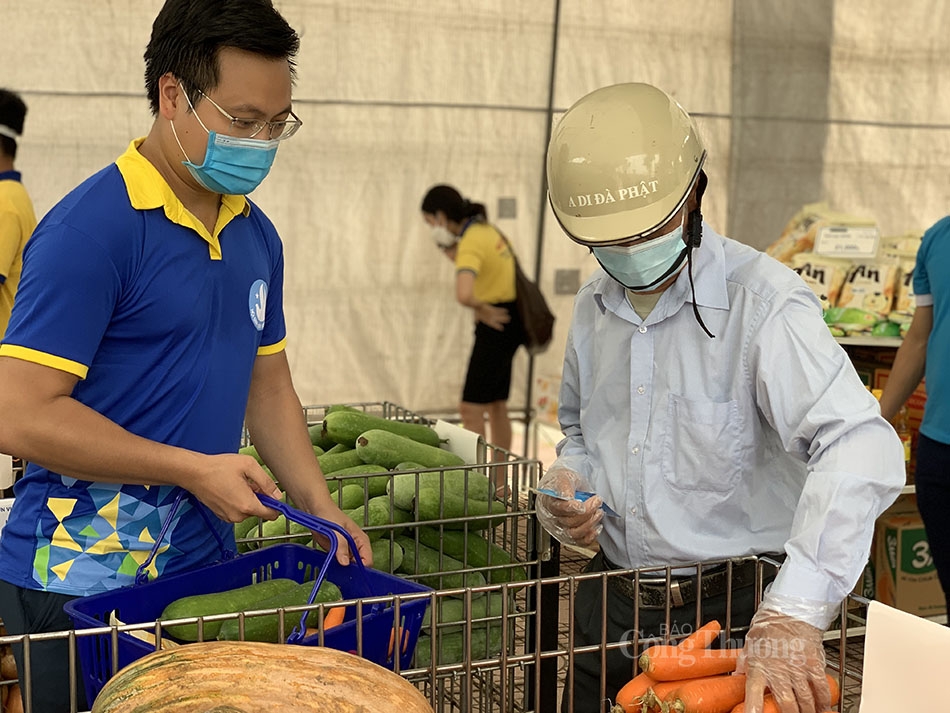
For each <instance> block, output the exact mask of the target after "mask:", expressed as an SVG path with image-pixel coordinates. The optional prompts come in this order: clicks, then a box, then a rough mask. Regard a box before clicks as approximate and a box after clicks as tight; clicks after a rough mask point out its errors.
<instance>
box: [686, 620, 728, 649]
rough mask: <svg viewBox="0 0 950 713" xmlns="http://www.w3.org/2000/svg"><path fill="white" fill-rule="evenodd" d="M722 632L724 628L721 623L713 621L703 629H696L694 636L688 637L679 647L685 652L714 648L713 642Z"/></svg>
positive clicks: (704, 625) (702, 627) (703, 626)
mask: <svg viewBox="0 0 950 713" xmlns="http://www.w3.org/2000/svg"><path fill="white" fill-rule="evenodd" d="M720 632H722V626H720V624H719V622H718V621H716V620H715V619H713V620H712V621H710V622H707V623H706V624H703V625H702V626H701V627H699V628H698V629H696V631H694V632H693V633H692V634H690V635H689V636H687V637H686V638H685V639H683V640H682V641H681V642H679V644H678V646H679V648H680V649H682V650H683V651H689V650H690V649H693V648H696V649H708V648H709V647H710V646H712V642H713V641H715V640H716V637H717V636H719V634H720Z"/></svg>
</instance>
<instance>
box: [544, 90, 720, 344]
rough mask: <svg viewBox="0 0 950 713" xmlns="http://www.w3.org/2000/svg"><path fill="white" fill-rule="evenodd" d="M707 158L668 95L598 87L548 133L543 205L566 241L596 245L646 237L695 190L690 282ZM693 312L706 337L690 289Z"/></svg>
mask: <svg viewBox="0 0 950 713" xmlns="http://www.w3.org/2000/svg"><path fill="white" fill-rule="evenodd" d="M705 160H706V149H705V147H704V146H703V142H702V139H701V138H700V136H699V132H698V131H697V129H696V124H695V122H694V121H693V119H692V118H691V117H690V116H689V114H687V113H686V111H685V110H684V109H683V107H681V106H680V105H679V104H678V103H677V102H676V101H675V100H674V99H673V98H672V97H670V96H669V95H667V94H666V93H665V92H663V91H661V90H660V89H657V88H656V87H654V86H651V85H649V84H639V83H629V84H615V85H612V86H608V87H603V88H601V89H597V90H595V91H593V92H591V93H590V94H588V95H586V96H584V97H582V98H581V99H579V100H578V101H577V102H576V103H575V104H574V105H573V106H571V108H569V109H568V110H567V112H565V114H564V116H562V117H561V120H560V121H559V122H558V123H557V126H556V127H555V128H554V131H553V132H552V134H551V142H550V144H549V146H548V155H547V181H548V200H549V201H550V203H551V208H552V209H553V211H554V215H555V217H556V218H557V220H558V222H559V223H560V225H561V228H562V229H563V230H564V232H565V233H566V234H567V236H568V237H569V238H571V240H573V241H575V242H577V243H580V244H581V245H585V246H587V247H591V248H594V247H601V246H608V245H619V244H622V243H628V242H630V241H631V240H635V239H638V238H649V237H650V235H651V234H652V233H655V232H656V231H657V230H659V229H660V228H662V227H663V226H665V225H666V224H667V223H668V222H669V221H670V220H671V219H673V218H674V217H675V216H676V215H677V214H679V213H680V212H681V211H682V210H683V207H684V206H685V205H686V201H687V200H688V199H689V196H690V194H691V193H692V191H693V188H694V186H697V185H698V189H697V208H696V209H694V210H693V211H691V212H690V214H689V215H688V216H687V219H686V226H685V230H684V235H685V241H686V245H685V247H686V257H685V259H686V261H687V263H688V267H689V277H690V284H691V285H692V259H691V254H692V250H693V249H694V248H698V247H699V245H700V241H701V237H702V214H701V213H700V210H699V208H698V204H699V203H700V202H701V200H702V194H703V192H704V191H705V188H706V175H705V173H704V172H703V170H702V169H703V164H704V162H705ZM679 264H680V265H681V264H682V262H680V263H679ZM693 311H694V314H695V315H696V319H697V321H698V322H699V324H700V326H702V328H703V330H704V331H705V332H706V333H707V334H708V335H709V336H710V337H712V336H713V335H712V334H711V333H710V332H709V330H708V329H706V326H705V324H703V321H702V318H701V317H700V316H699V312H698V310H697V309H696V304H695V290H694V299H693Z"/></svg>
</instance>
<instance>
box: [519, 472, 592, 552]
mask: <svg viewBox="0 0 950 713" xmlns="http://www.w3.org/2000/svg"><path fill="white" fill-rule="evenodd" d="M538 488H546V489H550V490H553V491H554V492H556V493H558V494H559V495H564V496H566V497H569V498H573V497H574V493H575V492H577V491H578V490H588V491H589V490H590V486H589V485H588V483H587V481H586V479H585V478H583V477H581V476H580V475H578V474H577V473H575V472H574V471H573V470H567V469H566V468H552V469H551V470H549V471H548V472H547V473H545V474H544V477H542V478H541V480H540V481H539V482H538ZM603 502H604V501H603V500H601V498H600V497H599V496H597V495H595V496H594V497H592V498H590V499H589V500H587V501H586V502H583V503H582V502H580V501H578V500H558V499H557V498H552V497H551V496H550V495H539V496H538V499H537V501H536V505H537V510H538V520H539V521H540V523H541V526H542V527H543V528H544V529H545V530H547V531H548V532H550V533H551V536H552V537H554V538H555V539H557V540H559V541H561V542H563V543H564V544H565V545H577V546H579V547H590V545H592V544H594V542H596V541H597V536H598V535H600V533H601V532H602V531H603V529H604V526H603V525H602V524H601V520H603V519H604V511H603V510H601V508H600V506H601V505H602V504H603Z"/></svg>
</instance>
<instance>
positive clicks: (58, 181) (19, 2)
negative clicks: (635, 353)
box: [0, 0, 950, 411]
mask: <svg viewBox="0 0 950 713" xmlns="http://www.w3.org/2000/svg"><path fill="white" fill-rule="evenodd" d="M161 4H162V3H161V1H160V0H85V1H83V2H80V1H79V0H47V1H46V2H43V3H39V2H34V1H33V0H3V2H2V3H0V26H2V27H3V33H4V41H3V42H2V43H0V86H5V87H9V88H12V89H15V90H18V91H20V92H22V94H23V96H24V98H25V100H26V101H27V103H28V104H29V106H30V113H29V115H28V117H27V129H26V132H25V135H24V137H23V140H22V141H21V145H20V156H19V158H18V162H17V167H18V168H19V169H20V170H21V171H23V173H24V181H25V183H26V185H27V187H28V189H29V190H30V192H31V194H32V195H33V198H34V201H35V204H36V207H37V211H38V212H39V213H40V214H42V213H43V212H45V211H46V210H48V209H49V208H50V207H51V206H52V205H53V204H54V203H55V202H56V201H57V200H59V199H60V198H61V197H62V196H63V195H64V194H65V193H66V192H67V191H68V190H70V189H71V188H72V187H73V186H75V185H76V184H77V183H79V182H80V181H81V180H83V179H84V178H85V177H87V176H88V175H90V174H91V173H93V172H95V171H97V170H99V169H100V168H102V167H103V166H105V165H107V164H108V163H110V162H111V161H113V160H114V159H115V157H116V156H118V155H119V154H120V153H121V152H122V151H123V150H124V149H125V147H126V146H127V145H128V142H129V140H130V139H131V138H133V137H135V136H142V135H144V134H145V133H146V132H147V131H148V127H149V126H150V123H151V118H150V116H149V114H148V108H147V103H146V101H145V98H144V94H143V89H142V73H143V62H142V53H143V51H144V48H145V45H146V43H147V41H148V36H149V33H150V28H151V22H152V20H153V19H154V16H155V14H156V13H157V12H158V9H159V8H160V7H161ZM276 5H277V6H278V7H279V8H280V10H281V11H282V12H283V13H284V14H285V16H286V17H287V18H288V20H289V21H290V22H291V24H292V25H294V27H296V28H297V29H298V31H299V32H300V34H301V38H302V44H301V52H300V56H299V59H298V82H297V86H296V89H295V97H294V101H295V109H296V111H297V113H298V114H299V115H300V116H301V118H303V120H304V123H305V125H304V127H303V129H302V130H301V131H300V132H299V134H298V135H297V136H295V137H294V138H293V139H292V140H291V141H290V142H288V144H287V145H286V146H284V147H283V148H282V149H281V151H280V153H279V156H278V160H277V163H276V165H275V167H274V170H273V172H272V173H271V176H270V177H269V178H268V179H267V181H266V182H265V183H264V185H263V186H262V187H261V188H260V189H259V190H258V191H257V192H255V194H254V195H253V196H252V198H253V200H254V201H255V202H257V203H258V204H259V205H260V206H261V207H262V208H263V209H264V210H265V211H266V212H267V213H268V215H269V216H270V217H271V219H272V220H273V221H274V223H275V224H276V226H277V228H278V230H279V231H280V232H281V235H282V237H283V240H284V246H285V257H286V276H285V288H284V298H285V311H286V315H287V323H288V331H289V341H288V348H287V351H288V357H289V359H290V363H291V367H292V370H293V374H294V379H295V382H296V384H297V388H298V391H299V392H300V395H301V398H302V400H303V401H305V402H307V403H329V402H333V401H340V400H362V401H379V400H388V401H392V402H395V403H399V404H401V405H405V406H407V407H409V408H411V409H413V410H418V411H440V410H448V409H451V408H454V406H455V404H456V402H457V400H458V397H459V393H460V390H461V384H462V380H463V376H464V372H465V367H466V362H467V358H468V351H469V349H470V346H471V332H472V324H471V317H470V315H469V314H468V312H467V310H464V309H462V308H461V307H459V306H458V305H456V304H455V302H454V299H453V296H454V291H453V275H452V269H451V266H450V265H449V263H448V262H447V261H446V260H445V259H444V258H443V257H442V256H441V255H440V254H439V253H438V252H437V251H436V250H435V248H434V247H433V245H432V244H431V242H430V241H429V239H428V235H427V231H426V229H425V225H424V224H423V222H422V219H421V215H420V212H419V204H420V202H421V199H422V196H423V194H424V193H425V191H426V190H427V189H428V188H429V186H431V185H433V184H435V183H440V182H447V183H451V184H453V185H456V186H457V187H458V188H459V189H460V190H462V191H463V193H464V194H465V195H466V196H468V197H469V198H471V199H472V200H475V201H479V202H482V203H484V204H485V205H486V206H487V208H488V211H489V217H490V218H492V219H496V218H497V208H498V200H499V199H500V198H514V199H515V200H516V206H517V213H516V217H514V218H510V219H500V218H499V219H497V223H498V225H499V226H500V227H501V229H502V230H503V231H504V232H505V233H506V234H507V235H509V237H511V238H512V240H513V242H514V244H515V247H516V249H517V252H518V254H519V257H520V258H521V261H522V263H523V264H524V267H525V269H526V271H527V272H528V273H529V274H533V273H534V271H535V269H536V267H537V266H538V265H540V269H541V272H540V276H541V280H540V281H541V286H542V289H543V290H544V291H545V293H546V295H547V296H548V298H549V300H550V302H551V303H552V306H553V307H554V309H555V311H556V312H557V314H558V323H557V326H556V340H555V344H554V345H553V346H552V347H551V349H550V350H549V351H548V352H547V353H545V354H544V355H542V356H541V357H539V358H538V359H536V360H535V362H534V364H533V366H532V368H531V370H530V372H529V364H528V359H527V357H526V356H525V355H524V354H523V353H519V356H518V357H517V359H516V364H515V377H514V383H513V389H512V399H511V404H512V406H513V407H515V408H520V407H522V406H524V405H525V400H526V398H527V392H528V390H529V388H530V379H529V373H533V374H535V375H536V374H546V375H553V376H557V375H558V374H559V373H560V362H561V358H562V355H563V348H564V343H565V338H566V335H567V328H568V325H569V322H570V315H571V303H572V297H571V295H558V294H555V291H554V274H555V270H559V269H578V270H579V271H580V274H581V279H582V280H583V279H585V278H586V277H587V276H588V275H589V274H590V273H591V271H592V270H593V269H595V267H596V264H595V262H594V260H593V258H592V257H591V256H590V255H589V254H588V252H587V250H586V249H584V248H581V247H580V246H578V245H575V244H573V243H571V241H569V240H568V239H567V238H566V237H564V235H563V234H562V233H561V232H560V230H559V228H558V226H557V224H556V221H555V220H554V218H553V215H552V214H551V212H550V209H549V208H548V207H547V205H546V203H545V202H544V193H543V191H544V151H545V143H546V138H547V136H548V131H549V129H550V126H551V123H552V121H553V120H556V118H557V116H559V115H560V113H562V112H563V111H564V110H565V109H566V108H567V107H568V106H570V104H572V103H573V102H574V101H575V100H577V99H578V98H579V97H580V96H582V95H583V94H585V93H587V92H588V91H591V90H592V89H594V88H596V87H598V86H603V85H606V84H611V83H614V82H622V81H647V82H652V83H655V84H657V85H659V86H661V87H664V88H665V89H667V90H668V91H670V92H671V93H672V94H674V95H675V96H676V97H677V99H678V100H679V101H680V102H681V103H682V104H683V105H684V106H685V107H686V108H687V109H688V110H689V111H690V112H692V113H693V114H694V115H695V116H696V118H697V122H698V124H699V127H700V131H701V133H702V134H703V137H704V139H705V142H706V145H707V148H708V151H709V158H708V160H707V165H706V168H707V173H708V174H709V178H710V185H709V190H708V191H707V194H706V198H705V200H704V214H705V217H706V219H707V220H708V221H709V222H710V223H711V224H712V225H713V226H714V227H715V228H717V229H719V230H720V231H721V232H725V233H726V234H728V235H730V236H732V237H735V238H736V239H739V240H741V241H743V242H746V243H749V244H751V245H755V246H757V247H765V246H766V245H768V244H769V243H770V242H772V240H774V239H775V238H776V237H777V236H778V234H779V233H780V232H781V230H782V228H783V227H784V225H785V223H786V221H787V220H788V219H789V218H790V217H791V216H792V215H793V214H794V213H795V212H796V211H797V210H798V209H799V208H800V207H801V205H802V204H803V203H807V202H811V201H816V200H823V199H824V200H827V201H829V202H830V203H831V204H832V206H833V207H835V208H837V209H839V210H842V211H847V212H852V213H857V214H865V215H870V216H872V217H874V218H876V219H877V220H878V221H879V223H880V225H881V229H882V231H883V232H884V233H885V234H897V233H902V232H905V231H907V230H914V229H921V228H924V227H926V226H928V225H930V224H931V223H933V222H934V221H935V220H936V219H937V218H938V217H940V216H941V215H943V214H944V213H946V212H947V207H948V205H950V200H948V199H950V195H948V194H950V187H948V182H947V180H946V166H947V165H948V162H950V161H948V159H950V146H948V143H950V142H948V137H950V118H948V117H950V86H948V85H950V79H948V75H947V74H946V72H945V71H944V68H943V54H944V52H943V51H942V44H943V43H945V39H944V37H945V35H946V29H947V28H948V27H950V10H948V7H947V4H946V3H944V2H942V1H941V0H920V2H917V3H913V4H910V5H907V4H904V5H901V6H889V5H887V4H885V3H877V2H874V3H867V2H862V1H861V0H837V1H836V2H832V1H831V0H801V1H800V2H795V3H788V2H782V1H781V0H733V1H731V2H730V1H729V0H634V1H633V2H631V1H630V0H627V1H626V2H620V1H619V0H563V1H561V2H557V1H555V0H529V1H526V2H519V3H512V2H502V1H501V0H469V1H467V2H464V3H463V2H455V1H453V2H419V1H418V0H416V1H415V2H411V1H409V0H389V1H385V0H377V1H376V2H368V1H366V0H349V1H347V2H343V1H342V0H341V1H339V2H316V1H315V0H277V2H276ZM552 68H553V83H552ZM539 247H540V259H539V255H538V251H539Z"/></svg>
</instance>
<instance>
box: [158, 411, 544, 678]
mask: <svg viewBox="0 0 950 713" xmlns="http://www.w3.org/2000/svg"><path fill="white" fill-rule="evenodd" d="M310 436H311V442H312V443H313V445H314V451H315V453H317V460H318V461H319V463H320V467H321V469H322V470H323V472H324V475H325V476H326V477H327V485H328V487H329V488H330V491H331V493H332V494H333V497H334V498H335V499H336V502H337V504H338V505H339V506H340V508H341V509H342V510H343V511H344V512H345V513H346V514H348V515H349V516H350V517H351V518H353V520H354V521H355V522H356V523H357V524H358V525H360V526H361V527H363V529H364V530H365V532H366V534H367V535H368V536H369V538H370V541H371V543H372V548H373V566H374V568H376V569H378V570H380V571H384V572H388V573H391V574H395V575H397V576H405V577H408V578H411V579H413V580H414V581H418V582H420V583H422V584H425V585H426V586H429V587H432V588H433V589H436V590H447V591H448V595H449V597H457V598H448V597H446V596H440V597H439V606H438V612H437V614H436V619H435V626H434V627H433V625H432V624H431V623H430V621H429V618H430V617H431V614H432V612H429V615H428V616H427V620H426V622H425V624H424V627H425V631H424V633H423V635H422V636H420V640H419V643H418V645H417V646H416V661H417V665H419V666H428V665H430V663H431V658H432V656H431V654H432V644H431V639H430V637H431V636H432V635H433V634H434V633H436V639H437V652H436V653H437V657H438V658H437V663H439V664H445V663H456V662H459V661H462V660H463V654H464V651H465V648H466V643H467V648H468V650H469V651H470V652H471V654H472V656H473V658H474V657H478V658H484V657H485V656H489V655H496V654H497V653H498V652H499V651H500V649H501V645H502V627H501V623H500V621H499V617H501V614H502V610H503V607H502V603H503V601H502V600H503V598H504V595H503V594H502V593H501V592H498V591H494V592H489V593H487V594H486V593H479V592H476V593H474V595H472V593H469V597H470V598H471V611H468V610H466V608H465V606H463V602H462V601H461V599H460V598H461V597H463V596H464V594H463V592H462V590H463V589H464V588H472V587H485V586H486V585H497V584H502V583H511V582H521V581H525V580H526V579H527V573H526V571H525V569H524V567H523V566H521V565H520V564H519V563H518V562H517V561H516V560H514V559H513V558H512V556H511V554H510V553H509V552H508V551H506V550H505V549H504V548H503V547H500V546H498V545H497V544H495V543H494V542H492V541H491V539H492V538H491V536H490V534H489V531H490V529H491V528H493V527H495V526H497V525H498V524H500V523H501V522H503V521H504V519H505V513H506V512H507V509H506V507H505V504H504V503H503V502H501V501H500V500H497V499H496V498H495V496H494V488H493V486H492V484H491V481H490V479H489V478H488V476H487V475H484V474H483V473H480V472H478V470H477V469H475V468H473V467H471V466H466V464H465V462H464V461H463V459H462V458H460V457H459V456H457V455H455V454H454V453H452V452H450V451H448V450H445V449H444V448H441V447H440V445H441V443H442V441H441V439H440V438H439V435H438V434H437V433H436V431H435V430H434V429H432V428H430V427H429V426H427V425H425V424H419V423H408V422H403V421H394V420H390V419H384V418H379V417H377V416H373V415H370V414H367V413H364V412H362V411H358V410H355V409H351V408H347V407H344V406H332V407H330V408H329V409H328V410H327V413H326V416H325V417H324V420H323V422H322V423H321V424H317V425H316V426H311V427H310ZM252 449H253V446H249V447H247V448H244V449H242V452H244V453H246V454H248V455H252V456H254V457H256V458H258V460H259V462H260V458H259V456H258V454H257V451H256V450H252ZM262 465H264V467H265V468H266V465H265V464H264V463H262ZM268 472H269V471H268ZM279 485H280V484H279V483H278V486H279ZM285 501H286V494H285ZM235 537H236V539H237V541H238V550H239V551H248V550H250V549H255V548H259V547H266V546H269V545H274V544H283V543H287V542H295V543H299V544H309V543H310V541H311V533H310V531H309V530H308V529H307V528H306V527H303V526H301V525H298V524H296V523H294V522H288V521H287V520H286V518H285V517H284V516H281V517H279V518H278V519H276V520H273V521H263V522H261V521H260V520H258V519H257V518H249V519H248V520H245V521H244V522H242V523H238V524H236V525H235ZM311 586H312V583H311ZM451 590H456V591H454V592H453V591H451ZM322 593H323V590H322V589H321V594H322ZM512 593H513V592H512ZM279 596H287V595H285V594H280V595H279ZM239 599H240V597H239ZM305 601H306V600H304V602H305ZM324 601H332V599H325V600H324ZM250 604H253V605H254V606H253V607H250V608H251V609H264V608H266V607H264V606H262V605H259V604H260V603H259V602H251V601H247V600H244V601H243V602H242V603H241V607H242V608H240V609H236V610H231V611H248V610H249V605H250ZM285 606H286V605H285ZM508 612H509V613H510V614H513V613H514V605H513V600H509V608H508ZM195 615H196V614H192V616H195ZM180 616H183V615H180ZM163 618H164V615H163ZM257 618H261V617H254V618H252V617H247V618H246V620H245V635H244V638H245V639H250V638H251V636H249V635H248V630H249V629H250V626H249V625H250V623H251V622H252V620H253V619H257ZM264 618H266V617H264ZM467 618H470V619H472V624H471V629H470V632H471V636H467V635H466V634H465V632H464V631H462V626H461V622H463V621H464V620H465V619H467ZM233 621H234V622H235V623H232V621H228V622H226V623H225V625H224V626H221V627H220V632H219V633H216V634H215V635H216V636H218V638H237V636H236V632H237V628H236V620H233ZM308 623H309V622H308ZM324 624H325V625H326V622H325V623H324ZM311 625H312V624H311ZM433 628H434V629H435V630H437V632H434V631H433ZM260 630H261V631H263V632H264V633H263V636H265V637H266V638H257V639H254V640H259V641H274V640H276V639H275V637H276V633H277V632H276V623H275V622H273V623H270V624H269V625H268V626H266V627H265V626H264V625H263V624H262V625H261V627H260ZM251 631H252V633H254V634H255V635H256V632H257V631H258V627H255V628H254V629H252V630H251ZM509 631H510V632H511V633H512V634H513V632H514V627H513V625H512V626H510V627H509ZM284 633H285V636H286V634H288V633H289V630H287V631H285V632H284ZM205 638H206V639H207V638H211V637H209V635H208V633H207V625H206V627H205Z"/></svg>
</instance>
